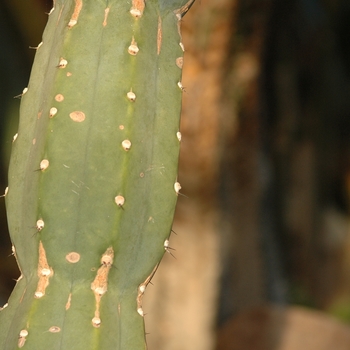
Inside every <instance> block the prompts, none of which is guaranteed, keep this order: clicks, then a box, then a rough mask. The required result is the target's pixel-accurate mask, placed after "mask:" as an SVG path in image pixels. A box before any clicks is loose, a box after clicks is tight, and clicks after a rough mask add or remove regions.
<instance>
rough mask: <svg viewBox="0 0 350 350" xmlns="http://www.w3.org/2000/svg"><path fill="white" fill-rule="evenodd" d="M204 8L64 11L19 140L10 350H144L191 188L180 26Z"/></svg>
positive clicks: (110, 5) (12, 186)
mask: <svg viewBox="0 0 350 350" xmlns="http://www.w3.org/2000/svg"><path fill="white" fill-rule="evenodd" d="M193 1H194V0H190V1H189V0H147V1H146V2H145V0H75V1H73V0H56V1H54V7H53V9H52V10H51V12H50V13H49V20H48V23H47V26H46V29H45V31H44V34H43V42H42V43H41V44H39V45H38V47H37V52H36V57H35V60H34V64H33V69H32V73H31V78H30V81H29V85H28V88H26V89H24V90H23V94H22V101H21V108H20V124H19V130H18V134H16V135H15V137H14V142H13V150H12V155H11V161H10V169H9V186H8V189H7V191H6V207H7V215H8V223H9V230H10V235H11V240H12V243H13V253H14V255H15V257H16V259H17V262H18V265H19V268H20V270H21V276H20V278H19V279H18V281H17V284H16V287H15V289H14V291H13V293H12V295H11V297H10V299H9V302H8V304H7V305H6V307H4V308H3V309H2V310H1V312H0V348H1V349H2V350H13V349H19V348H24V349H28V350H41V349H48V348H50V349H67V350H68V349H69V350H71V349H74V350H83V349H84V350H87V349H106V350H107V349H119V350H138V349H145V348H146V341H145V330H144V318H143V310H142V295H143V293H144V291H145V289H146V287H147V284H148V283H149V282H150V279H151V278H152V275H153V274H154V272H155V270H156V269H157V266H158V264H159V262H160V260H161V258H162V256H163V254H164V252H165V251H168V250H169V249H170V248H169V235H170V233H171V226H172V220H173V215H174V210H175V205H176V201H177V197H178V194H179V191H180V189H181V186H180V184H179V183H178V181H177V166H178V154H179V147H180V141H181V134H180V132H179V118H180V110H181V95H182V91H183V86H182V84H181V68H182V63H183V51H184V47H183V44H182V41H181V34H180V23H181V18H182V17H183V15H184V14H185V13H186V12H187V11H188V9H189V8H190V7H191V5H192V3H193Z"/></svg>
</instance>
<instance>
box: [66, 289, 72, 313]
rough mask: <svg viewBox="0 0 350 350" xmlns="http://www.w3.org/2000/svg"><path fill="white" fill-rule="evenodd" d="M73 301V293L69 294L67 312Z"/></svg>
mask: <svg viewBox="0 0 350 350" xmlns="http://www.w3.org/2000/svg"><path fill="white" fill-rule="evenodd" d="M71 300H72V293H69V295H68V300H67V303H66V310H69V308H70V303H71Z"/></svg>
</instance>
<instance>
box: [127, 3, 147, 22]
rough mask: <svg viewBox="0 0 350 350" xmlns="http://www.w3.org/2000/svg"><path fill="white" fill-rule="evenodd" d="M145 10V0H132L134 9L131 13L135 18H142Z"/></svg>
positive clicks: (132, 8)
mask: <svg viewBox="0 0 350 350" xmlns="http://www.w3.org/2000/svg"><path fill="white" fill-rule="evenodd" d="M144 9H145V0H132V7H131V10H130V13H131V14H132V15H133V16H134V17H135V18H140V17H141V16H142V14H143V10H144Z"/></svg>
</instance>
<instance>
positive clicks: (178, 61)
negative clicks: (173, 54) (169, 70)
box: [176, 57, 184, 69]
mask: <svg viewBox="0 0 350 350" xmlns="http://www.w3.org/2000/svg"><path fill="white" fill-rule="evenodd" d="M183 64H184V59H183V57H178V58H177V59H176V65H177V66H178V67H179V68H180V69H182V67H183Z"/></svg>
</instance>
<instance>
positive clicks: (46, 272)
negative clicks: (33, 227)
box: [34, 241, 53, 298]
mask: <svg viewBox="0 0 350 350" xmlns="http://www.w3.org/2000/svg"><path fill="white" fill-rule="evenodd" d="M52 275H53V270H52V268H51V267H50V266H49V264H48V262H47V258H46V252H45V249H44V246H43V243H42V242H41V241H40V242H39V262H38V276H39V282H38V286H37V288H36V291H35V293H34V296H35V298H42V297H43V296H44V295H45V291H46V288H47V286H48V285H49V279H50V277H51V276H52Z"/></svg>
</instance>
